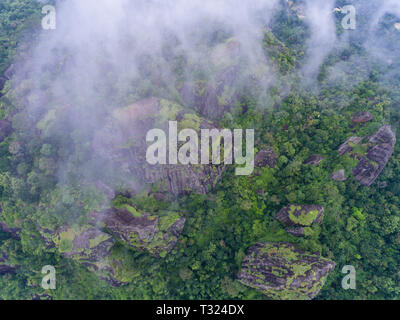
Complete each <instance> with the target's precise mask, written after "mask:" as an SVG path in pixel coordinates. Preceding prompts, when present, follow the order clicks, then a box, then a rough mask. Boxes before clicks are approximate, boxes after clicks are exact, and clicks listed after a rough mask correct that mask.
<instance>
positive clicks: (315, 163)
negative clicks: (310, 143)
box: [304, 154, 324, 166]
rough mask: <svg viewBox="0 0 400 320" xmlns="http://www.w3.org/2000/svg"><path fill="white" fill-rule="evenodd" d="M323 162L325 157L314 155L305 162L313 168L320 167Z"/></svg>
mask: <svg viewBox="0 0 400 320" xmlns="http://www.w3.org/2000/svg"><path fill="white" fill-rule="evenodd" d="M322 160H324V157H323V156H320V155H318V154H312V155H311V156H309V157H308V158H307V159H306V160H305V161H304V164H311V165H313V166H318V165H319V164H320V163H321V161H322Z"/></svg>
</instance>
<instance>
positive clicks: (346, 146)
mask: <svg viewBox="0 0 400 320" xmlns="http://www.w3.org/2000/svg"><path fill="white" fill-rule="evenodd" d="M363 139H364V138H363V137H361V138H360V137H350V138H349V139H347V140H346V142H345V143H343V144H342V145H341V146H340V147H339V150H338V152H339V155H341V156H343V155H345V154H346V153H348V152H350V151H352V150H353V148H354V147H355V146H356V145H358V144H359V143H360V142H361V141H362V140H363Z"/></svg>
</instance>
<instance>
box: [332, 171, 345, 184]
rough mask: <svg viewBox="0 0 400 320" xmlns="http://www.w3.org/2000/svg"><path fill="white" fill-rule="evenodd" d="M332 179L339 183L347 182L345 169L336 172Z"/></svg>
mask: <svg viewBox="0 0 400 320" xmlns="http://www.w3.org/2000/svg"><path fill="white" fill-rule="evenodd" d="M332 179H333V180H335V181H339V182H343V181H346V180H347V178H346V175H345V172H344V170H343V169H342V170H338V171H336V172H334V173H333V174H332Z"/></svg>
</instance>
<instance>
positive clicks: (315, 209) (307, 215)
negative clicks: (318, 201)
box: [276, 204, 324, 227]
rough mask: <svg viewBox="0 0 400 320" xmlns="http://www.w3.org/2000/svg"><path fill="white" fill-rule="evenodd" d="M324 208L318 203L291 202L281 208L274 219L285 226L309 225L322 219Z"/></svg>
mask: <svg viewBox="0 0 400 320" xmlns="http://www.w3.org/2000/svg"><path fill="white" fill-rule="evenodd" d="M323 214H324V208H323V207H322V206H319V205H298V204H291V205H288V206H286V207H284V208H282V209H281V210H280V211H279V212H278V214H277V216H276V219H277V220H278V221H280V222H282V223H284V224H285V225H286V226H302V227H310V226H311V225H313V224H314V223H320V222H321V221H322V219H323Z"/></svg>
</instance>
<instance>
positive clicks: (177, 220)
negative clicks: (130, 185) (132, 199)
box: [91, 205, 185, 257]
mask: <svg viewBox="0 0 400 320" xmlns="http://www.w3.org/2000/svg"><path fill="white" fill-rule="evenodd" d="M91 218H92V219H93V221H102V223H103V224H104V227H105V228H106V229H107V230H108V231H109V232H110V233H111V234H113V235H114V236H115V237H117V238H118V239H120V240H121V241H123V242H125V243H126V244H127V245H129V246H130V247H132V248H134V249H137V250H146V251H148V252H150V253H151V254H153V255H155V256H156V257H165V256H166V255H167V254H168V253H169V252H170V251H171V250H172V248H173V247H174V246H175V244H176V243H177V241H178V237H179V235H180V234H181V232H182V230H183V227H184V225H185V218H183V217H181V215H180V214H179V213H177V212H169V213H168V214H164V215H157V216H155V215H154V216H152V215H150V214H149V213H139V212H138V211H136V209H134V208H133V207H131V206H128V205H127V206H126V208H121V209H110V210H107V211H105V212H102V213H92V214H91Z"/></svg>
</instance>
